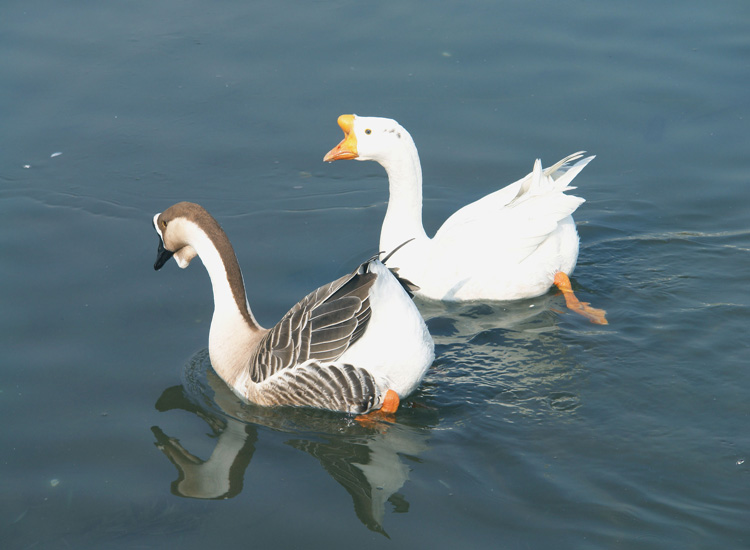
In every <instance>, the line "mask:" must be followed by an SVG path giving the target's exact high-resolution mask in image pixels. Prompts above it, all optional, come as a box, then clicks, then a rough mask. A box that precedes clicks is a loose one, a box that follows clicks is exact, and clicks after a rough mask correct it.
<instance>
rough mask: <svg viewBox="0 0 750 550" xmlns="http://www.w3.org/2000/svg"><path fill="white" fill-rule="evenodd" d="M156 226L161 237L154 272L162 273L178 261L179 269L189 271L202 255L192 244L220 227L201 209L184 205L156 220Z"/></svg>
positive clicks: (168, 209) (173, 207)
mask: <svg viewBox="0 0 750 550" xmlns="http://www.w3.org/2000/svg"><path fill="white" fill-rule="evenodd" d="M152 225H153V226H154V229H155V230H156V233H157V234H158V235H159V247H158V249H157V252H156V261H155V262H154V269H156V270H158V269H161V268H162V266H164V264H166V263H167V262H168V261H169V259H170V258H172V257H174V259H175V261H176V262H177V265H178V266H180V267H181V268H182V269H185V268H186V267H187V266H189V265H190V262H191V261H192V260H193V258H195V257H196V256H197V255H198V252H197V251H196V250H195V248H193V246H192V244H191V243H193V242H194V241H195V240H196V239H198V238H200V236H201V235H205V228H206V227H210V226H212V225H216V226H218V224H217V223H216V221H215V220H214V219H213V217H211V216H210V215H209V214H208V212H206V211H205V210H204V209H203V208H202V207H201V206H200V205H197V204H193V203H189V202H180V203H177V204H175V205H173V206H170V207H169V208H167V209H166V210H165V211H164V212H160V213H159V214H156V215H155V216H154V219H153V221H152Z"/></svg>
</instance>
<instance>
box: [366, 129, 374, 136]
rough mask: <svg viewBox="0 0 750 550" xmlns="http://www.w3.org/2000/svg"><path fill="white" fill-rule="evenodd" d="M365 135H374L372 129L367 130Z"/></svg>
mask: <svg viewBox="0 0 750 550" xmlns="http://www.w3.org/2000/svg"><path fill="white" fill-rule="evenodd" d="M365 134H367V135H368V136H369V135H370V134H372V130H370V129H369V128H368V129H367V130H365Z"/></svg>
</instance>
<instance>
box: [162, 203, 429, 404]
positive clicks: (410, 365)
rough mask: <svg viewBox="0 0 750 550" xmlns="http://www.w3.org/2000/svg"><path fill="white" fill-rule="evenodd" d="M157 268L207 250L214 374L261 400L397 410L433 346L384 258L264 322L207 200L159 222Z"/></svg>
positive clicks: (184, 264) (176, 208) (421, 372)
mask: <svg viewBox="0 0 750 550" xmlns="http://www.w3.org/2000/svg"><path fill="white" fill-rule="evenodd" d="M153 224H154V227H155V229H156V231H157V233H158V234H159V237H160V239H159V250H158V253H157V259H156V262H155V263H154V269H157V270H158V269H160V268H161V267H162V266H163V265H164V264H165V263H166V262H167V261H168V260H169V258H171V257H172V256H174V258H175V260H176V261H177V264H178V265H179V266H180V267H181V268H185V267H187V266H188V265H189V264H190V262H191V260H192V259H193V258H195V256H200V258H201V260H202V261H203V265H204V266H205V267H206V270H207V271H208V274H209V276H210V278H211V285H212V286H213V294H214V314H213V318H212V320H211V329H210V334H209V341H208V350H209V356H210V358H211V364H212V366H213V367H214V370H215V371H216V373H217V374H218V375H219V376H221V378H222V379H223V380H224V381H225V382H226V383H227V385H228V386H229V387H230V388H232V390H233V391H234V392H235V393H236V394H237V395H239V396H240V397H241V398H243V399H246V400H248V401H251V402H253V403H257V404H259V405H267V406H271V405H294V406H309V407H316V408H322V409H330V410H336V411H344V412H349V413H356V414H364V413H367V412H369V411H375V410H378V412H382V413H392V412H394V411H395V410H396V408H397V407H398V404H399V399H400V398H403V397H405V396H406V395H408V394H409V393H411V392H412V391H414V389H415V388H416V387H417V385H418V384H419V382H420V381H421V380H422V378H423V376H424V374H425V372H426V371H427V369H428V367H429V366H430V364H431V363H432V361H433V359H434V344H433V341H432V338H431V336H430V334H429V332H428V330H427V327H426V325H425V323H424V321H423V319H422V317H421V315H420V314H419V311H418V310H417V308H416V306H415V305H414V303H413V301H412V300H411V298H410V296H409V295H408V294H407V292H406V291H405V290H404V288H403V287H402V286H401V284H400V282H399V281H398V280H397V279H396V277H394V275H393V274H392V273H391V271H390V270H389V269H388V268H386V267H385V266H384V265H383V264H382V263H381V262H380V261H379V260H377V259H372V260H370V261H368V262H365V263H363V264H362V265H360V266H359V267H358V268H357V270H356V271H355V272H354V273H351V274H349V275H346V276H344V277H341V278H340V279H337V280H336V281H333V282H332V283H329V284H327V285H325V286H322V287H320V288H319V289H317V290H316V291H314V292H312V293H311V294H309V295H308V296H306V297H305V298H303V299H302V300H301V301H300V302H299V303H298V304H297V305H295V306H294V307H293V308H292V309H291V310H290V311H289V312H288V313H287V314H286V315H284V317H283V318H282V319H281V321H279V322H278V324H277V325H276V326H274V327H273V328H270V329H266V328H263V327H261V326H260V325H259V324H258V322H257V321H256V320H255V317H253V314H252V312H251V311H250V306H249V305H248V302H247V298H246V294H245V285H244V281H243V278H242V273H241V272H240V266H239V263H238V262H237V257H236V256H235V253H234V249H233V248H232V245H231V244H230V242H229V239H228V238H227V236H226V234H225V233H224V231H223V230H222V228H221V227H220V226H219V224H218V222H217V221H216V220H215V219H214V218H213V217H212V216H211V215H210V214H209V213H208V212H206V210H205V209H204V208H203V207H201V206H200V205H197V204H193V203H188V202H181V203H178V204H175V205H174V206H171V207H170V208H168V209H167V210H165V211H164V212H162V213H160V214H157V215H156V216H154V219H153Z"/></svg>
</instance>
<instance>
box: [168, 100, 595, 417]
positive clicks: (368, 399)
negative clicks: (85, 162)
mask: <svg viewBox="0 0 750 550" xmlns="http://www.w3.org/2000/svg"><path fill="white" fill-rule="evenodd" d="M338 123H339V126H340V127H341V129H342V130H343V131H344V134H345V138H344V139H343V140H342V141H341V143H339V144H338V145H337V146H336V147H335V148H333V149H332V150H331V151H330V152H329V153H328V154H327V155H326V156H325V159H324V160H325V161H328V162H331V161H335V160H341V159H357V160H374V161H376V162H378V163H380V164H381V165H382V166H383V167H384V168H385V170H386V172H387V174H388V180H389V187H390V199H389V202H388V209H387V212H386V215H385V220H384V221H383V228H382V232H381V235H380V250H382V251H384V252H385V253H388V254H389V255H388V256H387V258H386V259H384V261H381V260H379V259H378V257H377V256H376V257H374V258H372V259H370V260H369V261H367V262H365V263H363V264H361V265H360V266H359V267H358V268H357V269H356V270H355V271H354V272H353V273H350V274H348V275H345V276H344V277H341V278H340V279H337V280H335V281H333V282H331V283H329V284H327V285H325V286H322V287H320V288H319V289H317V290H315V291H314V292H312V293H311V294H309V295H307V296H305V297H304V298H303V299H302V300H301V301H300V302H299V303H298V304H297V305H295V306H294V307H293V308H292V309H291V310H289V312H288V313H287V314H286V315H284V317H283V318H282V319H281V321H279V322H278V324H276V326H274V327H272V328H270V329H267V328H263V327H262V326H261V325H260V324H259V323H258V322H257V321H256V320H255V317H254V316H253V314H252V311H251V310H250V306H249V304H248V301H247V295H246V293H245V285H244V282H243V279H242V273H241V271H240V266H239V264H238V262H237V257H236V256H235V253H234V250H233V248H232V245H231V244H230V242H229V239H228V238H227V236H226V234H225V233H224V231H223V230H222V228H221V227H220V225H219V224H218V222H217V221H216V220H215V219H214V218H213V217H212V216H211V215H210V214H209V213H208V212H207V211H206V210H205V209H204V208H203V207H201V206H200V205H197V204H193V203H188V202H180V203H178V204H175V205H174V206H172V207H170V208H168V209H167V210H165V211H164V212H162V213H160V214H157V215H156V216H154V219H153V225H154V227H155V229H156V231H157V233H158V234H159V238H160V239H159V249H158V253H157V259H156V263H155V264H154V269H157V270H158V269H160V268H161V267H162V266H163V265H164V264H165V263H166V262H167V261H168V260H169V258H172V257H174V259H175V260H176V262H177V264H178V265H179V266H180V267H181V268H186V267H187V266H188V265H189V264H190V262H191V260H193V259H194V258H195V257H196V256H200V258H201V260H202V262H203V264H204V266H205V267H206V270H207V271H208V274H209V276H210V278H211V284H212V286H213V295H214V314H213V318H212V320H211V328H210V333H209V345H208V349H209V355H210V359H211V364H212V366H213V368H214V370H215V371H216V372H217V374H218V375H219V376H221V378H222V379H223V380H224V381H225V382H226V383H227V385H228V386H229V387H230V388H232V390H233V391H234V392H235V393H237V394H238V395H239V396H240V397H241V398H243V399H245V400H248V401H251V402H253V403H257V404H259V405H266V406H273V405H292V406H307V407H315V408H322V409H330V410H334V411H342V412H347V413H351V414H357V415H365V414H369V415H371V416H385V417H387V416H388V415H390V414H392V413H394V412H395V411H396V409H397V408H398V405H399V401H400V399H403V398H404V397H406V396H407V395H408V394H410V393H411V392H412V391H414V390H415V389H416V387H417V386H418V385H419V383H420V382H421V380H422V378H423V377H424V375H425V373H426V372H427V369H428V368H429V366H430V365H431V364H432V362H433V359H434V344H433V341H432V337H431V336H430V333H429V331H428V330H427V326H426V325H425V322H424V320H423V319H422V316H421V315H420V313H419V311H418V309H417V307H416V306H415V304H414V302H413V300H412V296H411V294H412V292H416V294H418V295H419V296H422V297H424V298H428V299H435V300H455V301H458V300H516V299H521V298H529V297H533V296H539V295H541V294H544V293H545V292H547V290H548V289H549V288H550V287H551V286H552V285H553V284H555V285H557V286H558V287H559V288H560V289H561V290H562V292H563V295H564V296H565V299H566V303H567V305H568V307H570V308H571V309H573V310H575V311H577V312H578V313H581V314H582V315H585V316H586V317H588V318H589V319H590V320H591V321H592V322H595V323H600V324H606V322H607V321H606V319H605V316H604V313H605V312H604V311H602V310H597V309H594V308H591V307H590V306H589V305H588V304H587V303H582V302H579V301H578V300H577V299H576V298H575V295H574V294H573V292H572V289H571V287H570V281H569V279H568V276H567V275H568V274H570V273H572V271H573V268H574V267H575V264H576V259H577V257H578V233H577V232H576V228H575V224H574V222H573V218H572V217H571V214H572V213H573V212H574V211H575V210H576V208H578V206H579V205H580V204H581V203H583V202H584V200H583V199H581V198H578V197H574V196H571V195H566V194H565V191H567V190H570V189H573V188H572V187H570V186H569V184H570V182H571V181H572V180H573V178H574V177H575V176H576V175H577V174H578V173H579V172H580V171H581V170H582V169H583V168H584V167H585V166H586V164H588V162H589V161H590V160H591V159H592V158H593V157H587V158H582V156H583V154H582V153H576V154H573V155H570V156H569V157H566V158H564V159H563V160H561V161H560V162H558V163H557V164H555V165H554V166H551V167H549V168H546V169H542V166H541V162H540V161H539V160H537V161H536V162H535V164H534V170H533V172H532V173H531V174H529V175H527V176H526V177H524V178H523V179H521V180H519V181H517V182H515V183H512V184H510V185H508V186H507V187H504V188H503V189H500V190H498V191H496V192H494V193H491V194H489V195H487V196H486V197H484V198H482V199H480V200H478V201H476V202H473V203H471V204H469V205H467V206H465V207H463V208H462V209H460V210H458V211H457V212H456V213H455V214H453V215H452V216H451V217H450V218H448V220H447V221H446V222H445V223H444V224H443V226H442V227H441V228H440V229H439V230H438V231H437V233H436V234H435V236H434V237H433V238H429V237H428V236H427V234H426V233H425V230H424V227H423V226H422V170H421V167H420V162H419V156H418V154H417V148H416V146H415V145H414V141H413V140H412V138H411V136H410V135H409V133H408V132H407V131H406V130H405V129H404V128H403V127H402V126H400V125H399V124H398V123H397V122H396V121H395V120H390V119H385V118H375V117H358V116H356V115H342V116H341V117H339V119H338ZM576 161H577V162H576ZM384 262H387V263H388V267H386V266H385V265H384ZM410 283H411V284H410Z"/></svg>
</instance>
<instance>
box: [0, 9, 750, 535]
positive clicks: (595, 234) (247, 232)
mask: <svg viewBox="0 0 750 550" xmlns="http://www.w3.org/2000/svg"><path fill="white" fill-rule="evenodd" d="M749 20H750V4H748V3H747V1H746V0H717V1H716V2H712V3H708V2H697V1H694V0H689V1H687V2H682V3H675V2H666V1H663V0H658V1H656V2H653V1H644V0H636V1H634V2H612V1H609V2H608V1H605V2H590V1H576V2H554V1H550V0H546V1H541V2H489V1H485V2H457V1H454V0H448V1H446V2H442V3H434V2H419V1H401V2H374V3H373V2H371V3H367V4H364V3H358V2H350V1H344V0H342V1H330V2H299V1H297V2H284V1H273V2H270V1H259V2H240V1H230V0H219V1H216V2H199V1H195V0H192V1H180V2H178V1H174V0H164V1H157V2H153V1H142V0H141V1H131V2H87V1H83V0H76V1H72V2H53V1H34V0H31V1H27V2H16V1H12V2H5V3H3V5H2V7H0V43H1V44H2V50H3V55H2V56H0V123H1V125H2V131H1V132H0V218H1V219H2V231H1V232H0V252H1V254H2V255H1V256H0V258H1V261H0V289H1V290H0V296H1V299H0V303H1V304H2V316H0V323H2V325H1V326H0V345H2V358H3V360H2V365H1V366H0V373H1V376H0V415H1V416H0V545H1V546H2V547H3V548H14V549H15V548H97V549H98V548H167V547H173V548H174V547H178V546H179V547H181V548H209V547H211V548H213V547H217V544H218V545H219V547H253V548H255V547H257V548H285V547H287V548H292V547H302V546H304V547H307V548H332V547H333V548H343V547H356V548H382V547H384V546H385V547H393V548H404V547H411V548H428V547H437V548H455V547H456V545H457V544H460V545H461V546H460V547H462V548H465V547H466V548H509V549H515V548H531V549H538V548H575V549H582V548H597V549H598V548H747V547H748V545H750V521H749V520H748V519H749V518H750V501H749V500H748V495H749V494H750V428H749V424H750V399H748V393H749V391H750V369H748V366H747V365H748V355H749V354H748V351H749V350H748V348H749V345H748V327H749V326H750V300H749V299H748V290H747V278H748V273H749V272H750V228H749V227H748V219H749V218H750V191H749V189H750V188H749V187H748V186H749V185H750V176H749V175H748V174H750V160H749V159H750V157H749V155H748V130H749V129H750V127H749V125H748V121H750V93H748V90H750V33H748V31H747V26H748V21H749ZM351 112H355V113H358V114H361V115H375V116H388V117H391V118H395V119H397V120H399V121H400V122H401V123H402V124H403V125H404V126H405V127H406V128H407V129H408V130H409V131H410V132H411V134H412V136H413V137H414V139H415V141H416V143H417V146H418V147H419V150H420V154H421V159H422V165H423V170H424V176H425V205H424V215H425V225H426V227H427V229H428V232H432V231H434V230H435V229H436V228H437V227H438V226H439V225H440V223H441V222H442V221H443V220H444V219H445V218H446V217H447V216H448V215H449V214H450V213H451V212H452V211H454V210H455V209H456V208H458V207H460V206H461V205H463V204H465V203H467V202H469V201H471V200H473V199H476V198H478V197H481V196H483V195H484V194H486V193H488V192H490V191H492V190H494V189H496V188H497V187H500V186H502V185H505V184H506V183H510V182H511V181H514V180H516V179H517V178H519V177H521V176H523V175H525V174H526V173H527V172H529V171H530V170H531V167H532V164H533V161H534V159H535V158H537V157H541V158H542V159H543V161H544V162H545V164H551V163H553V162H555V161H557V160H558V159H560V158H562V157H563V156H565V155H567V154H569V153H572V152H574V151H577V150H580V149H585V150H587V151H589V152H591V153H594V154H596V155H597V158H596V160H595V161H594V162H592V163H591V164H590V165H589V166H588V167H587V168H586V169H585V170H584V171H583V172H582V173H581V175H580V176H578V178H577V179H576V184H577V185H578V191H577V193H578V194H580V195H581V196H583V197H585V198H586V200H587V202H586V203H585V204H583V205H582V206H581V207H580V208H579V210H578V211H577V213H576V215H575V217H576V221H577V223H578V228H579V233H580V236H581V254H580V258H579V263H578V267H577V269H576V272H575V274H574V286H575V288H576V289H577V291H578V293H579V296H580V297H581V298H582V299H584V300H587V301H590V302H592V303H593V304H594V305H595V306H597V307H602V308H605V309H606V310H607V311H608V316H609V321H610V325H608V326H606V327H598V326H595V325H592V324H589V323H587V322H586V320H585V319H583V318H581V317H578V316H576V315H573V314H570V313H567V312H565V311H564V302H563V300H562V297H561V296H559V295H556V294H555V293H554V292H551V293H549V294H548V295H545V296H543V297H540V298H538V299H534V300H529V301H524V302H519V303H513V304H499V305H498V304H494V305H471V306H463V307H459V306H447V307H439V306H434V305H428V304H420V307H421V308H422V311H423V313H424V314H425V316H426V317H427V318H428V320H429V321H428V323H429V326H430V328H431V329H432V331H433V334H434V336H435V340H436V346H437V349H436V351H437V359H436V361H435V364H434V365H433V367H432V368H431V370H430V371H429V373H428V375H427V378H426V380H425V382H424V384H423V385H422V386H421V388H420V389H419V390H418V391H417V392H416V393H415V394H414V395H413V396H412V397H411V398H410V399H408V400H407V401H406V403H405V404H404V407H403V408H402V409H401V410H400V411H399V413H398V415H397V421H396V423H395V424H392V425H387V426H383V427H381V428H380V429H377V430H372V429H367V428H365V427H362V426H359V425H358V424H357V423H355V422H352V421H350V420H347V419H346V418H343V417H341V416H337V415H331V414H328V413H314V412H310V411H294V412H289V411H285V412H278V411H276V412H275V411H268V410H263V409H259V408H257V407H250V406H243V405H242V404H241V403H239V402H237V400H236V399H233V398H232V396H231V394H228V393H227V392H226V388H225V387H223V386H222V384H221V383H220V382H217V380H216V379H215V378H214V377H213V374H212V372H211V370H210V367H209V365H208V364H207V362H206V359H205V354H204V353H205V352H204V350H205V347H206V345H207V339H208V325H209V320H210V315H211V311H212V303H211V293H210V288H209V282H208V277H207V276H206V274H205V271H204V270H203V269H202V267H201V266H200V264H199V263H196V264H194V265H193V266H192V267H191V268H190V269H188V270H185V271H181V270H179V269H177V267H176V266H175V265H174V263H170V264H169V265H168V266H167V267H166V268H165V269H163V270H162V271H161V272H158V273H156V272H154V270H153V268H152V265H153V260H154V258H155V254H156V244H157V237H156V236H155V234H154V233H153V230H152V228H151V217H152V216H153V214H154V213H156V212H159V211H162V210H164V209H165V208H166V207H168V206H169V205H171V204H172V203H174V202H176V201H178V200H192V201H196V202H200V203H201V204H203V205H204V206H205V207H206V208H208V209H209V211H211V212H212V213H213V214H214V215H215V216H216V217H217V218H218V219H219V220H220V222H221V223H222V224H223V225H224V227H225V229H226V230H227V232H228V234H229V236H230V238H232V240H233V242H234V244H235V247H236V249H237V254H238V256H239V259H240V263H241V265H242V266H243V268H244V272H245V279H246V281H247V283H248V286H249V296H250V301H251V304H252V306H253V309H254V312H255V314H256V316H257V317H258V319H259V320H260V321H261V322H262V323H263V324H265V325H270V324H272V323H274V322H275V320H276V319H278V318H279V317H280V316H281V315H282V314H283V313H284V312H285V311H286V310H287V309H288V308H289V307H290V306H291V305H293V303H294V302H296V300H297V299H299V298H300V297H301V296H302V295H304V294H305V293H306V292H308V291H310V290H312V289H313V288H315V287H317V286H319V285H321V284H323V283H326V282H328V281H329V280H332V279H333V278H334V277H338V276H339V275H341V274H342V273H344V272H346V271H348V270H350V269H352V268H353V267H354V266H355V265H356V263H357V262H359V261H360V260H363V259H365V258H367V257H368V256H369V255H370V254H371V253H373V252H374V251H375V250H376V247H377V242H378V235H379V230H380V223H381V221H382V217H383V214H384V211H385V202H386V200H387V189H386V182H385V176H384V173H383V171H382V169H381V168H380V167H379V166H377V165H375V164H373V163H358V162H355V161H341V162H337V163H335V164H331V165H326V164H324V163H323V162H322V157H323V155H324V154H325V152H326V151H328V150H329V149H330V148H331V147H333V146H334V145H335V144H336V143H338V141H339V140H340V139H341V137H342V134H341V131H340V130H339V128H338V127H337V126H336V118H337V116H338V115H340V114H343V113H351ZM56 153H61V154H59V155H58V154H56ZM172 461H174V464H173V462H172ZM176 465H179V468H177V467H176ZM222 476H223V477H222ZM222 479H223V480H224V483H223V484H222V483H218V480H222ZM210 496H213V497H216V496H221V497H228V498H218V499H213V500H212V499H208V498H206V497H210ZM201 497H202V498H201Z"/></svg>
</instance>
